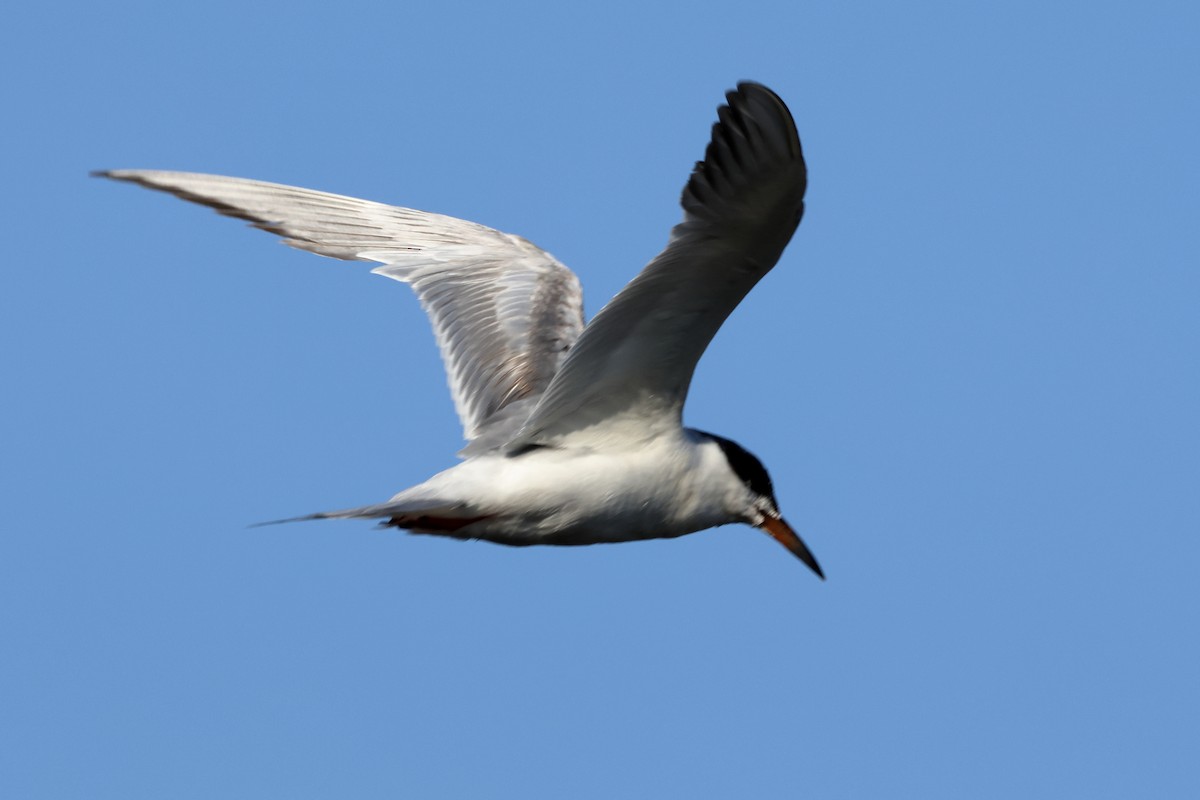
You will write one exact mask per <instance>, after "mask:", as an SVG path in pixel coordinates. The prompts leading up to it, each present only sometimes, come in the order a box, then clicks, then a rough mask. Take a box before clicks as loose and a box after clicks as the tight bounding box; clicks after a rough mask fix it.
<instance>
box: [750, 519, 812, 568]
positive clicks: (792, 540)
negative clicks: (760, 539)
mask: <svg viewBox="0 0 1200 800" xmlns="http://www.w3.org/2000/svg"><path fill="white" fill-rule="evenodd" d="M759 527H760V528H762V529H763V530H764V531H766V532H767V533H769V534H771V537H772V538H774V539H775V541H777V542H779V543H780V544H781V545H783V546H784V547H786V548H787V549H788V550H791V551H792V555H794V556H795V557H796V558H798V559H800V560H801V561H803V562H804V563H805V564H807V565H808V568H809V569H811V570H812V571H813V572H815V573H817V577H818V578H820V579H821V580H825V573H824V572H821V565H820V564H818V563H817V559H816V558H814V557H813V554H812V551H811V550H809V549H808V545H806V544H804V541H803V540H802V539H801V538H800V537H799V536H797V535H796V532H795V531H794V530H792V526H791V525H788V524H787V523H786V522H784V521H783V518H782V517H767V518H766V519H765V520H763V523H762V525H760V526H759Z"/></svg>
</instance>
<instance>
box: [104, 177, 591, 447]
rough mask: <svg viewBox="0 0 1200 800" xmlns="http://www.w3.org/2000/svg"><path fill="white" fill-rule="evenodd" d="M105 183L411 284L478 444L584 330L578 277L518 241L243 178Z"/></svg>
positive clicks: (541, 385) (537, 389)
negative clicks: (241, 223)
mask: <svg viewBox="0 0 1200 800" xmlns="http://www.w3.org/2000/svg"><path fill="white" fill-rule="evenodd" d="M96 174H97V175H100V176H102V177H106V178H112V179H114V180H120V181H127V182H129V183H135V184H138V185H140V186H144V187H146V188H149V189H157V190H160V191H165V192H169V193H171V194H173V195H175V196H176V197H179V198H182V199H184V200H188V201H191V202H194V203H199V204H201V205H205V206H208V207H210V208H213V209H215V210H216V211H217V212H218V213H220V214H223V215H225V216H229V217H236V218H238V219H243V220H246V221H247V222H249V223H250V224H251V225H253V226H254V227H256V228H260V229H262V230H265V231H268V232H270V233H274V234H277V235H279V236H281V237H283V240H284V242H285V243H286V244H288V245H291V246H292V247H296V248H299V249H301V250H307V251H308V252H310V253H316V254H318V255H322V256H329V257H331V258H339V259H343V260H349V261H375V262H378V263H380V264H382V265H383V266H381V267H378V268H376V269H374V270H373V272H377V273H379V274H381V275H385V276H386V277H389V278H393V279H395V280H398V281H402V282H405V283H408V284H409V285H410V286H411V287H412V288H413V290H414V292H415V293H416V295H417V297H418V298H419V300H420V301H421V305H422V307H424V309H425V311H426V312H427V313H428V314H429V317H430V320H431V321H432V323H433V328H434V334H435V336H436V338H437V342H438V346H439V348H440V349H441V353H442V360H443V362H444V363H445V365H446V373H447V377H448V380H449V384H450V392H451V395H452V396H453V398H454V404H455V407H456V408H457V410H458V416H459V418H460V419H461V421H462V425H463V432H464V435H465V436H466V438H467V439H468V440H473V439H476V438H477V437H479V436H480V435H481V434H482V433H483V432H484V429H485V428H486V427H487V426H488V423H489V421H490V420H492V419H493V418H495V417H496V416H497V415H498V414H499V412H501V411H502V410H504V408H505V407H506V406H508V405H509V404H511V403H514V402H515V401H517V400H521V399H524V398H533V397H536V396H537V395H539V394H540V393H541V392H542V391H543V390H544V389H545V388H546V386H548V385H549V383H550V380H551V378H552V377H553V376H554V373H555V372H557V370H558V368H559V365H560V364H561V362H562V360H563V357H564V355H565V353H566V351H567V350H568V348H570V346H571V345H572V344H573V343H574V342H575V340H576V339H577V338H578V337H579V334H580V332H581V331H582V330H583V295H582V292H581V291H580V287H579V281H578V279H577V278H576V277H575V274H574V273H572V272H571V271H570V270H569V269H567V268H566V267H565V266H563V265H562V264H561V263H559V262H558V261H557V260H556V259H555V258H554V257H553V256H551V255H550V254H549V253H547V252H546V251H544V250H541V249H540V248H538V247H536V246H535V245H533V244H532V243H530V242H528V241H526V240H525V239H522V238H521V237H519V236H513V235H511V234H507V233H502V232H500V231H497V230H494V229H492V228H488V227H485V226H483V225H478V224H476V223H473V222H467V221H466V220H461V219H455V218H454V217H447V216H443V215H441V214H431V213H428V212H424V211H416V210H414V209H410V208H401V207H398V206H389V205H384V204H383V203H374V202H371V201H368V200H359V199H356V198H353V197H345V196H342V195H336V194H329V193H326V192H317V191H313V190H311V189H301V188H298V187H294V186H284V185H281V184H276V183H265V182H262V181H253V180H247V179H244V178H228V177H223V176H219V175H203V174H198V173H188V172H163V171H156V170H113V171H109V172H100V173H96ZM505 416H506V420H507V416H508V415H505Z"/></svg>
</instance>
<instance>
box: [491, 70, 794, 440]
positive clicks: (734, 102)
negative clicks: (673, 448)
mask: <svg viewBox="0 0 1200 800" xmlns="http://www.w3.org/2000/svg"><path fill="white" fill-rule="evenodd" d="M726 99H727V102H728V104H727V105H723V106H721V107H720V108H719V109H718V110H717V115H718V122H717V123H716V124H715V125H714V126H713V132H712V141H711V143H710V144H709V145H708V150H707V151H706V153H705V156H704V160H703V161H701V162H699V163H697V164H696V168H695V170H694V171H693V172H692V176H691V178H690V180H689V181H688V183H687V186H686V187H684V190H683V198H682V201H681V202H682V205H683V210H684V216H683V221H682V222H681V223H680V224H678V225H676V226H675V228H674V229H673V230H672V231H671V238H670V241H669V242H668V244H667V247H666V249H665V250H663V252H662V253H660V254H659V255H658V256H657V257H656V258H655V259H654V260H653V261H651V262H650V263H649V264H648V265H647V266H646V268H645V269H643V270H642V272H641V274H639V275H638V276H637V277H636V278H634V279H633V281H631V282H630V283H629V284H628V285H627V286H626V287H625V288H624V289H622V290H621V292H620V293H619V294H618V295H617V296H616V297H615V298H613V300H612V301H611V302H609V304H608V305H607V306H605V307H604V308H603V309H602V310H601V311H600V313H599V314H597V315H596V317H595V319H593V320H592V321H591V323H590V324H589V325H588V326H587V328H586V329H585V330H584V332H583V335H582V336H581V337H580V338H579V341H578V342H576V343H575V345H574V346H573V347H572V348H571V351H570V353H569V354H568V355H567V358H566V361H564V362H563V365H562V369H561V370H560V371H559V372H558V374H557V375H555V376H554V380H553V381H551V383H550V386H549V387H548V388H547V389H546V391H545V393H544V394H543V395H542V397H541V399H540V400H539V401H538V403H537V406H536V408H535V410H534V411H533V414H532V416H531V417H530V418H529V419H528V420H527V422H526V423H525V426H524V428H523V429H522V430H521V431H520V432H519V433H518V434H517V435H516V437H515V438H514V439H513V440H512V442H511V443H510V448H512V449H520V448H522V447H526V446H529V445H535V444H554V443H556V442H558V441H561V440H563V439H564V438H568V437H572V438H576V439H578V438H580V437H582V438H584V439H588V440H590V441H591V443H592V444H596V445H601V444H603V443H604V442H606V441H613V440H620V441H622V442H627V441H628V440H630V439H638V438H644V437H649V436H654V435H657V434H658V433H661V432H663V431H665V430H669V429H671V428H676V429H677V428H678V426H679V425H680V424H681V419H682V411H683V403H684V400H685V399H686V398H687V391H688V386H689V385H690V383H691V380H692V373H693V372H694V370H695V368H696V362H697V361H699V359H700V356H701V355H702V354H703V353H704V350H705V348H706V347H708V343H709V342H710V341H711V340H712V337H713V336H714V335H715V334H716V332H717V330H718V329H719V328H720V327H721V324H722V323H723V322H724V321H725V319H726V317H728V316H729V314H730V312H732V311H733V309H734V308H735V307H736V306H737V304H738V303H740V302H741V300H742V298H743V297H745V296H746V293H747V292H749V291H750V289H751V288H753V286H754V285H755V284H756V283H758V281H759V279H760V278H762V276H763V275H766V274H767V272H768V271H769V270H770V269H771V267H773V266H774V265H775V262H776V261H777V260H778V259H779V256H780V254H781V253H782V252H783V248H784V247H785V246H786V245H787V243H788V241H789V240H790V239H791V238H792V233H794V232H795V230H796V226H797V225H798V224H799V223H800V217H801V216H802V214H803V213H804V190H805V187H806V185H807V171H806V169H805V165H804V156H803V153H802V152H801V149H800V138H799V135H798V134H797V132H796V124H795V122H794V121H793V120H792V115H791V113H790V112H789V111H788V109H787V106H785V105H784V103H783V101H782V100H780V99H779V97H778V96H777V95H776V94H775V93H774V92H772V91H771V90H770V89H767V88H766V87H765V86H761V85H759V84H756V83H741V84H739V85H738V87H737V89H736V90H735V91H731V92H729V93H727V94H726Z"/></svg>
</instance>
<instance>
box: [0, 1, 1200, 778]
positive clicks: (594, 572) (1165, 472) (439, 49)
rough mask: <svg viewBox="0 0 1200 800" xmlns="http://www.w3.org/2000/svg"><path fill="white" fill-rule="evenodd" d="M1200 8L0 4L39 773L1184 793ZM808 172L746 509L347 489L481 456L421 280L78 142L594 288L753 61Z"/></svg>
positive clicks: (751, 384) (748, 423) (1, 548)
mask: <svg viewBox="0 0 1200 800" xmlns="http://www.w3.org/2000/svg"><path fill="white" fill-rule="evenodd" d="M1198 36H1200V19H1198V17H1197V12H1196V10H1195V8H1194V6H1193V5H1192V4H1185V3H1175V4H1171V3H1150V4H1134V3H1125V4H1115V3H1086V4H1085V3H1056V4H1046V3H1003V4H1000V3H994V4H993V3H987V4H984V3H980V4H962V3H907V4H860V3H838V4H820V5H814V4H806V3H792V2H789V3H782V2H781V3H754V2H744V3H737V4H733V3H724V4H705V3H663V4H646V3H622V2H615V3H606V4H603V5H595V6H588V7H575V6H571V5H569V4H560V3H556V4H550V3H546V4H536V3H534V4H529V3H525V4H522V3H517V4H504V5H503V8H502V7H501V5H499V4H486V5H485V4H477V5H476V4H461V3H460V4H454V3H441V4H421V5H419V6H418V5H409V4H404V3H399V4H397V3H370V2H367V3H358V2H346V3H339V4H329V5H324V4H322V5H308V4H304V3H300V4H294V3H293V4H279V3H271V2H267V3H260V4H254V5H253V6H252V7H247V6H246V5H245V4H241V3H237V4H235V3H227V2H222V1H221V0H217V2H207V3H204V4H171V5H168V4H156V3H122V2H115V3H107V4H101V5H96V4H71V3H67V4H61V5H57V6H51V5H42V6H39V7H36V8H35V7H33V6H32V5H31V4H26V6H25V7H23V8H20V9H17V10H14V11H13V12H11V13H10V14H9V16H8V18H7V20H6V24H5V26H4V27H3V30H0V67H2V69H0V75H2V76H3V77H0V81H2V83H0V87H2V92H3V95H2V97H3V105H4V108H5V111H6V113H5V117H6V119H7V120H8V121H7V123H6V125H5V128H6V132H5V142H6V147H5V153H6V155H5V156H4V175H5V183H6V187H7V191H6V192H4V194H3V200H2V201H0V202H3V204H4V210H3V211H4V213H3V219H4V220H5V233H6V236H5V240H6V245H7V259H6V263H7V271H8V276H9V277H8V281H7V286H6V290H5V291H4V292H3V293H0V327H2V328H3V331H2V334H3V342H4V344H3V348H2V349H0V359H2V363H0V367H2V368H3V372H4V375H5V376H6V381H5V386H6V389H5V392H4V394H5V397H6V401H5V406H6V413H5V414H4V415H3V421H2V422H0V426H2V427H0V437H2V438H0V441H2V442H3V447H0V469H2V470H3V475H2V481H0V485H3V488H4V496H5V500H6V502H5V505H6V508H7V511H6V521H5V523H4V526H3V528H4V535H3V537H0V637H2V638H0V641H3V643H4V647H3V650H4V655H3V656H2V657H0V687H3V688H2V689H0V795H3V796H5V797H29V798H38V797H55V798H59V797H89V798H97V797H121V798H137V797H155V798H159V797H172V798H192V797H195V798H211V797H223V798H238V797H261V796H277V797H282V796H287V797H297V798H301V797H344V796H356V797H497V798H510V797H512V798H516V797H520V798H530V797H573V798H608V797H618V796H619V797H664V796H665V797H731V796H750V797H783V796H798V795H803V796H813V797H846V798H850V797H921V798H931V797H964V796H969V797H980V798H990V797H995V798H1002V797H1003V798H1007V797H1014V796H1023V797H1088V798H1098V797H1131V796H1142V797H1151V796H1153V797H1194V796H1197V794H1200V767H1198V766H1197V758H1196V754H1197V752H1198V747H1200V681H1198V680H1197V677H1196V676H1197V664H1198V663H1200V626H1197V611H1198V610H1200V589H1197V581H1196V578H1195V572H1196V562H1197V559H1198V558H1200V537H1198V535H1200V429H1198V425H1197V409H1198V408H1200V373H1198V372H1197V354H1198V348H1200V321H1198V320H1200V314H1198V313H1197V301H1198V300H1200V274H1198V270H1197V267H1198V266H1200V263H1198V259H1197V255H1198V254H1200V241H1198V239H1200V237H1198V235H1197V224H1196V218H1197V212H1200V196H1198V195H1200V192H1198V190H1197V186H1198V185H1200V158H1198V156H1197V148H1196V142H1197V141H1200V109H1198V105H1200V101H1198V100H1197V93H1196V87H1195V75H1196V51H1195V43H1196V41H1197V38H1198ZM744 78H752V79H755V80H759V81H762V82H764V83H766V84H768V85H769V86H771V87H772V88H774V89H775V90H776V91H777V92H779V94H780V95H782V96H783V97H784V99H785V100H786V101H787V102H788V103H789V105H790V106H791V108H792V110H793V113H794V114H795V116H796V119H797V123H798V126H799V128H800V132H801V136H802V138H803V141H804V146H805V150H806V155H807V157H808V162H809V167H810V172H811V175H810V184H809V195H808V198H809V201H808V214H807V216H806V219H805V221H804V223H803V225H802V226H801V229H800V231H799V233H798V234H797V236H796V238H795V239H794V241H793V243H792V245H791V246H790V248H789V249H788V251H787V253H786V254H785V256H784V258H783V259H782V261H781V262H780V263H779V266H778V267H777V268H776V270H775V271H774V272H773V273H772V274H771V275H769V276H768V277H767V278H766V279H765V280H764V281H763V283H762V284H760V286H759V287H758V288H757V289H756V290H755V291H754V292H753V293H752V294H751V296H750V297H749V298H748V300H747V301H746V302H745V303H744V304H743V306H742V307H741V308H740V309H739V310H738V311H737V312H736V313H735V315H734V316H733V317H732V318H731V320H730V321H729V323H728V324H727V326H726V327H725V328H724V329H723V330H722V332H721V334H720V335H719V336H718V337H717V339H716V341H715V342H714V344H713V346H712V348H711V349H710V350H709V352H708V354H707V356H706V357H705V359H704V361H703V362H702V363H701V366H700V369H699V372H698V374H697V378H696V382H695V384H694V386H693V390H692V394H691V398H690V401H689V407H688V410H687V421H688V422H689V423H690V424H692V425H694V426H696V427H699V428H702V429H706V430H712V431H715V432H718V433H721V434H722V435H725V436H729V437H731V438H734V439H736V440H738V441H739V442H741V443H742V444H744V445H745V446H746V447H748V448H749V449H750V450H752V451H753V452H755V453H756V454H757V455H759V456H760V457H761V458H762V459H763V461H764V462H765V463H766V464H767V466H768V468H769V469H770V470H771V473H772V476H773V478H774V481H775V485H776V487H777V493H778V496H779V500H780V503H781V505H782V507H783V509H784V511H785V513H786V515H787V516H788V518H789V520H790V521H791V522H792V523H793V525H795V526H796V528H797V529H798V530H799V531H800V532H801V534H802V535H803V536H804V537H805V539H806V540H807V541H808V543H809V544H810V545H811V546H812V548H813V549H814V551H815V552H816V554H817V555H818V557H819V558H820V560H821V563H822V565H823V566H824V567H825V570H826V572H827V574H828V576H829V580H828V581H827V582H825V583H821V582H819V581H817V580H815V579H814V578H813V576H812V575H811V574H810V573H809V572H808V571H807V570H806V569H805V568H804V567H803V565H801V564H800V563H799V562H797V561H796V560H795V559H794V558H792V557H790V556H789V555H788V554H787V553H786V552H784V551H783V550H782V549H781V548H779V547H778V545H776V544H774V543H773V542H771V541H770V540H769V539H768V538H767V537H765V536H763V535H762V534H761V533H759V532H756V531H753V530H751V529H749V528H740V527H739V528H723V529H719V530H715V531H709V532H706V533H701V534H697V535H694V536H690V537H685V538H683V539H680V540H676V541H666V542H649V543H639V544H630V545H621V546H612V547H592V548H581V549H536V548H534V549H507V548H502V547H497V546H493V545H488V544H483V543H469V544H464V543H458V542H452V541H440V540H435V539H430V538H424V537H408V536H405V535H403V534H397V533H394V532H380V531H377V530H375V529H374V528H373V527H371V526H370V525H369V524H358V523H351V522H337V523H332V522H331V523H326V524H306V525H294V526H278V527H269V528H262V529H247V527H246V526H247V525H248V524H249V523H253V522H257V521H261V520H265V519H275V518H279V517H283V516H289V515H294V514H302V513H305V512H309V511H314V510H319V509H325V508H338V507H344V506H351V505H357V504H362V503H368V502H373V501H377V500H379V499H382V498H386V497H388V496H389V495H390V494H391V493H393V492H394V491H396V490H398V489H401V488H403V487H405V486H408V485H410V484H412V483H415V482H417V481H420V480H422V479H424V478H425V477H427V476H428V475H429V474H431V473H432V472H434V471H437V470H439V469H442V468H445V467H446V466H448V465H449V464H450V463H451V462H452V454H453V452H454V451H455V450H456V449H457V448H458V446H459V445H460V439H459V429H458V425H457V421H456V419H455V417H454V412H453V408H452V405H451V403H450V400H449V396H448V393H447V391H446V390H445V387H444V378H443V375H442V372H441V366H440V363H439V361H438V357H437V353H436V350H435V348H434V346H433V342H432V337H431V336H430V334H429V331H428V325H427V323H426V321H425V319H424V317H423V315H422V314H421V313H420V309H419V308H418V306H417V304H416V302H415V300H414V299H413V298H412V297H411V296H410V295H409V293H408V291H407V290H406V289H405V287H403V286H401V285H399V284H396V283H394V282H391V281H387V280H383V279H381V278H379V277H377V276H371V275H369V274H367V272H366V269H365V268H363V267H362V266H360V265H355V264H348V263H340V262H336V261H332V260H328V259H321V258H318V257H315V256H311V255H308V254H304V253H299V252H295V251H292V250H289V249H288V248H285V247H281V246H280V245H279V244H278V243H276V242H273V241H272V239H271V237H269V236H267V235H265V234H263V233H261V232H258V231H253V230H250V229H247V228H246V227H244V226H243V225H241V224H240V223H237V222H234V221H230V220H227V219H222V218H219V217H217V216H216V215H214V214H212V213H211V212H209V211H207V210H205V209H201V208H198V207H195V206H191V205H188V204H185V203H181V202H179V201H177V200H174V199H173V198H169V197H166V196H162V195H157V194H153V193H150V192H146V191H141V190H136V189H134V188H132V187H127V186H120V185H115V184H111V183H107V182H102V181H96V180H90V179H88V178H87V177H86V176H87V172H88V171H89V170H92V169H101V168H119V167H148V168H165V169H185V170H195V171H206V172H217V173H224V174H231V175H239V176H245V177H253V178H260V179H265V180H272V181H278V182H283V183H292V184H297V185H301V186H308V187H312V188H317V189H324V190H328V191H335V192H340V193H344V194H351V195H357V196H361V197H366V198H371V199H375V200H381V201H385V202H391V203H395V204H401V205H408V206H413V207H416V208H422V209H426V210H430V211H437V212H441V213H446V214H451V215H454V216H459V217H463V218H467V219H471V220H475V221H478V222H482V223H484V224H487V225H491V226H493V227H497V228H501V229H503V230H506V231H511V232H514V233H519V234H521V235H523V236H526V237H527V238H529V239H531V240H533V241H534V242H536V243H538V244H539V245H541V246H542V247H545V248H546V249H548V250H550V251H551V252H553V253H554V254H555V255H556V256H558V257H559V258H560V259H561V260H563V261H564V262H565V263H567V264H568V265H570V266H571V267H572V268H573V269H575V270H576V271H577V272H578V274H579V275H580V277H581V280H582V281H583V284H584V286H585V289H586V292H587V298H588V300H587V305H588V309H589V312H590V313H594V312H595V311H596V310H597V309H598V308H599V307H600V305H601V304H602V303H603V302H604V301H606V300H607V299H608V298H609V297H611V296H612V295H613V294H614V293H615V292H616V291H618V290H619V289H620V287H621V286H622V285H624V283H625V282H626V281H627V280H629V279H630V278H631V277H632V276H633V275H634V274H635V273H636V271H637V270H638V269H640V268H641V266H642V265H643V264H644V263H645V262H646V261H647V260H648V259H649V258H650V257H651V256H652V255H654V253H656V252H657V251H658V249H659V248H660V247H661V246H662V244H663V243H664V242H665V237H666V234H667V231H668V230H669V228H670V226H671V225H672V224H674V222H675V221H676V220H677V218H678V216H679V209H678V206H677V200H678V193H679V190H680V189H681V188H682V186H683V182H684V180H685V179H686V176H687V174H688V171H689V169H690V167H691V164H692V162H693V161H694V160H696V159H697V158H699V157H700V156H701V155H702V153H703V150H704V145H705V143H706V141H707V137H708V129H709V126H710V125H711V123H712V121H713V120H714V119H715V108H716V106H717V104H718V103H719V102H720V101H721V98H722V93H723V92H724V91H725V90H726V89H727V88H729V87H731V86H732V85H733V84H734V83H735V82H736V81H738V80H740V79H744Z"/></svg>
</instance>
